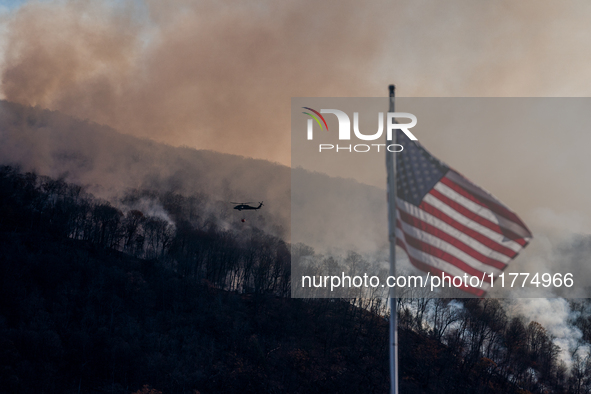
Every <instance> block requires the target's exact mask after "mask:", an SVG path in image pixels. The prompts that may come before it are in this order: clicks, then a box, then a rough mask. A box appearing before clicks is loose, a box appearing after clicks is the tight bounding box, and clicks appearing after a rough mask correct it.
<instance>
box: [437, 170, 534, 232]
mask: <svg viewBox="0 0 591 394" xmlns="http://www.w3.org/2000/svg"><path fill="white" fill-rule="evenodd" d="M440 182H441V183H443V184H444V185H446V186H448V187H449V188H450V189H452V190H454V191H455V192H456V193H458V194H460V195H462V196H463V197H466V198H467V199H469V200H470V201H472V202H474V203H476V204H478V205H480V206H482V207H484V208H488V209H490V210H491V211H492V212H494V213H495V214H497V215H500V216H503V217H504V218H506V219H507V220H510V221H512V222H513V223H515V224H517V225H518V226H521V227H523V228H524V229H525V230H526V231H527V232H529V230H527V227H526V226H525V224H524V223H523V222H522V221H521V219H519V217H518V216H517V215H516V214H515V213H513V212H511V211H510V210H508V209H507V208H506V207H504V206H502V205H501V204H499V203H496V202H494V201H491V200H489V199H485V198H484V197H482V196H476V195H474V194H473V193H471V192H470V191H468V190H466V189H464V188H463V187H462V186H460V185H458V184H457V183H455V182H454V181H452V180H451V179H449V178H447V177H443V178H442V179H441V180H440Z"/></svg>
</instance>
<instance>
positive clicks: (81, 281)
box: [0, 167, 591, 393]
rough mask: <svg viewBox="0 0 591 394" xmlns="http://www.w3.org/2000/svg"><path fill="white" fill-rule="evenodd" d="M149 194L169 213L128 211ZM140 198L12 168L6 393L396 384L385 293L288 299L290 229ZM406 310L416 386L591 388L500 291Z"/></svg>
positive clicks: (590, 372)
mask: <svg viewBox="0 0 591 394" xmlns="http://www.w3.org/2000/svg"><path fill="white" fill-rule="evenodd" d="M142 196H143V197H146V196H150V198H152V199H155V200H157V201H159V202H160V203H161V205H162V207H164V210H165V212H160V213H158V214H159V215H160V217H156V216H151V215H149V214H146V213H144V212H141V211H139V210H135V209H127V211H126V212H123V210H122V209H124V208H125V207H126V206H128V205H126V204H130V202H129V200H133V199H137V198H140V197H142ZM127 199H128V200H126V201H122V203H121V207H123V208H121V207H120V208H116V207H114V206H112V205H111V204H110V203H108V202H105V201H102V200H100V199H96V198H94V197H93V196H92V195H89V194H87V193H86V192H85V191H84V189H83V188H81V187H79V186H76V185H73V184H67V183H65V182H63V181H59V180H53V179H50V178H47V177H39V176H36V175H34V174H32V173H26V174H23V173H19V172H18V170H17V169H14V168H11V167H2V168H1V169H0V391H1V392H7V393H15V392H18V393H40V392H44V393H132V392H138V391H141V390H144V392H149V391H150V390H153V391H152V392H153V393H155V392H157V391H161V392H163V393H195V392H200V393H237V392H240V393H261V392H269V393H283V392H289V393H327V392H335V393H337V392H338V393H358V392H368V393H383V392H386V391H387V387H388V379H387V376H388V374H387V365H388V364H387V357H388V356H387V338H388V334H387V321H386V319H385V318H384V314H385V312H386V308H385V305H384V304H383V303H382V302H381V300H379V299H374V300H368V299H365V300H363V299H356V300H298V299H290V298H288V296H289V290H290V288H289V283H290V277H289V261H290V252H289V247H288V246H289V245H287V244H286V243H285V242H284V241H282V240H281V239H279V238H277V237H275V236H271V235H268V234H266V233H264V232H263V231H261V230H257V229H256V228H250V229H248V230H247V231H242V232H237V231H235V230H227V229H226V230H224V229H220V228H218V227H217V226H216V225H215V221H213V220H208V219H207V218H203V217H201V216H200V209H199V207H200V201H201V202H203V201H204V200H206V199H207V196H204V195H201V196H193V197H190V196H182V195H179V194H173V193H169V194H165V195H158V194H156V193H150V192H149V191H137V192H136V193H135V194H131V195H129V196H127ZM577 305H578V308H579V309H580V311H581V313H580V314H579V318H578V320H577V321H576V322H573V324H577V325H578V326H579V327H581V329H582V330H583V331H584V332H585V337H584V338H583V341H582V342H581V344H582V345H584V344H585V343H588V342H589V340H590V339H591V338H590V334H591V330H589V327H591V319H590V318H589V315H588V314H587V315H585V311H586V310H587V309H586V306H585V304H584V303H578V304H577ZM399 307H400V309H401V315H400V322H401V329H400V366H401V376H402V382H401V390H402V391H401V392H403V393H452V392H453V393H499V392H503V393H527V392H531V393H566V392H569V393H588V392H589V391H590V390H591V381H590V379H589V377H590V376H591V363H589V362H588V360H585V359H582V358H579V357H575V364H574V365H573V366H572V367H571V368H570V370H569V369H567V367H566V366H565V365H563V364H561V363H560V362H559V361H558V358H557V355H558V349H557V347H556V346H555V345H554V344H553V343H552V338H551V336H550V335H549V334H548V333H547V332H546V330H545V329H544V327H542V326H541V325H539V324H538V323H535V322H531V323H529V324H526V323H525V322H524V321H523V319H521V318H520V317H509V316H508V315H507V311H506V310H505V309H504V308H503V305H502V304H501V303H500V302H499V301H496V300H428V299H418V298H417V299H414V298H411V299H401V300H400V301H399Z"/></svg>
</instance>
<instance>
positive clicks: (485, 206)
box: [438, 177, 529, 238]
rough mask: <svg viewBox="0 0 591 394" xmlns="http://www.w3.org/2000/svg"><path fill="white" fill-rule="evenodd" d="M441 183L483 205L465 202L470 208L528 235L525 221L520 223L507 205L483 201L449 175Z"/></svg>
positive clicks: (524, 235)
mask: <svg viewBox="0 0 591 394" xmlns="http://www.w3.org/2000/svg"><path fill="white" fill-rule="evenodd" d="M441 183H442V184H443V185H445V186H447V187H448V188H449V189H451V190H453V191H454V192H455V193H457V194H458V195H460V196H462V198H465V199H467V200H469V201H471V202H472V203H473V204H477V205H478V206H479V207H481V208H474V207H473V208H471V206H472V204H463V205H465V206H466V207H467V208H469V209H470V210H472V211H474V212H477V213H479V214H481V215H482V216H484V217H486V218H488V219H490V220H492V221H493V222H494V221H495V220H497V221H498V222H499V226H501V227H504V228H506V229H507V230H509V231H512V232H513V233H515V234H516V235H517V236H518V237H519V238H526V237H527V235H526V233H529V231H525V232H524V230H525V229H524V227H525V226H524V225H523V223H520V222H521V221H520V220H519V218H518V217H517V216H516V215H515V214H514V213H513V212H511V211H509V210H507V209H506V208H505V207H501V206H500V205H498V204H494V203H492V202H483V201H482V199H480V198H476V197H475V196H474V195H473V194H470V193H469V192H468V191H467V190H466V189H464V188H463V187H461V186H460V185H458V184H456V183H454V182H452V181H451V180H450V179H448V178H447V177H444V178H442V179H441ZM438 190H439V189H438ZM440 191H442V190H440ZM442 192H443V191H442ZM443 194H446V195H447V196H448V197H450V198H452V199H454V200H455V199H456V198H454V196H453V194H447V193H445V192H443ZM456 201H457V200H456ZM458 202H459V201H458ZM484 211H487V212H488V213H485V212H484Z"/></svg>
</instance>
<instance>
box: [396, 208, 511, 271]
mask: <svg viewBox="0 0 591 394" xmlns="http://www.w3.org/2000/svg"><path fill="white" fill-rule="evenodd" d="M397 204H398V208H399V210H400V211H404V212H405V213H406V214H408V215H410V216H412V217H414V218H416V219H418V220H420V221H421V222H424V223H427V224H429V225H431V226H433V227H434V228H436V229H437V230H439V231H440V232H443V233H445V234H448V235H449V236H451V237H453V238H457V239H458V240H459V241H460V242H462V243H464V244H466V245H468V246H470V247H471V248H473V249H475V250H476V251H478V252H479V253H481V254H482V255H483V256H485V257H489V258H491V259H494V260H498V261H500V262H501V263H504V264H505V265H506V264H508V263H509V262H510V261H511V259H512V257H513V256H515V252H514V251H512V250H511V249H508V248H505V247H504V246H501V245H499V244H497V243H495V242H494V241H493V240H491V239H489V238H487V237H484V236H482V235H481V234H479V233H477V232H475V231H473V230H470V229H469V228H467V227H465V226H463V225H462V224H460V223H457V222H455V226H454V225H451V224H448V223H446V222H445V221H443V220H441V219H438V218H437V217H435V216H433V215H431V214H430V213H428V212H427V211H425V210H423V209H419V207H417V206H415V205H412V204H409V203H407V202H406V201H404V200H400V199H399V200H398V201H397ZM441 215H444V214H443V213H441ZM449 220H452V219H451V218H450V219H449ZM456 227H457V228H456ZM494 248H496V249H497V250H499V251H497V250H495V249H494Z"/></svg>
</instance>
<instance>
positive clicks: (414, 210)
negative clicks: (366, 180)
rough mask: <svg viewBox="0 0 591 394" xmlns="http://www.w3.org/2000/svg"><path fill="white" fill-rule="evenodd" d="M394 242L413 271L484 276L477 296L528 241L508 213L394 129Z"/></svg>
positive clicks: (517, 221)
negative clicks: (396, 149)
mask: <svg viewBox="0 0 591 394" xmlns="http://www.w3.org/2000/svg"><path fill="white" fill-rule="evenodd" d="M397 133H398V134H397V142H398V143H399V144H401V145H403V146H404V149H403V151H402V152H399V153H396V154H395V156H396V188H397V193H396V195H397V198H396V244H397V245H398V246H400V247H401V248H402V249H404V250H405V252H406V254H407V255H408V257H409V259H410V261H411V263H412V264H413V265H414V266H416V267H417V268H419V269H421V270H423V271H427V272H431V273H432V274H433V275H438V276H441V275H442V273H445V274H447V275H451V276H462V277H463V276H464V274H468V276H477V277H478V278H482V277H483V276H484V283H483V285H482V286H479V287H471V286H469V285H467V286H463V287H462V290H464V291H467V292H469V293H472V294H474V295H476V296H483V295H484V294H485V293H486V291H487V290H488V289H489V288H490V284H491V279H490V274H491V273H493V274H494V277H495V278H496V277H497V275H498V274H499V273H501V272H502V271H503V270H504V269H505V268H506V267H507V264H509V262H511V260H512V259H513V258H515V256H517V254H518V253H519V252H520V251H521V250H522V249H523V248H525V246H526V245H527V244H528V242H529V241H530V240H531V238H532V234H531V233H530V231H529V230H528V228H527V227H526V225H525V224H524V223H523V222H522V221H521V219H519V217H517V215H516V214H515V213H513V211H511V210H510V209H509V208H507V207H506V206H505V205H504V204H503V203H501V202H500V201H499V200H497V199H496V198H495V197H494V196H492V195H491V194H490V193H488V192H486V191H485V190H483V189H482V188H480V187H478V186H476V185H475V184H473V183H472V182H470V181H469V180H468V179H466V178H464V177H463V176H462V175H461V174H459V173H458V172H456V171H455V170H453V169H451V168H450V167H449V166H447V165H446V164H444V163H442V162H441V161H439V160H438V159H436V158H435V157H433V156H432V155H431V154H430V153H429V152H427V150H426V149H425V148H423V147H422V146H421V145H420V144H419V143H418V142H416V141H411V140H410V139H408V137H406V135H405V134H404V133H403V132H401V131H400V130H397Z"/></svg>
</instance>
